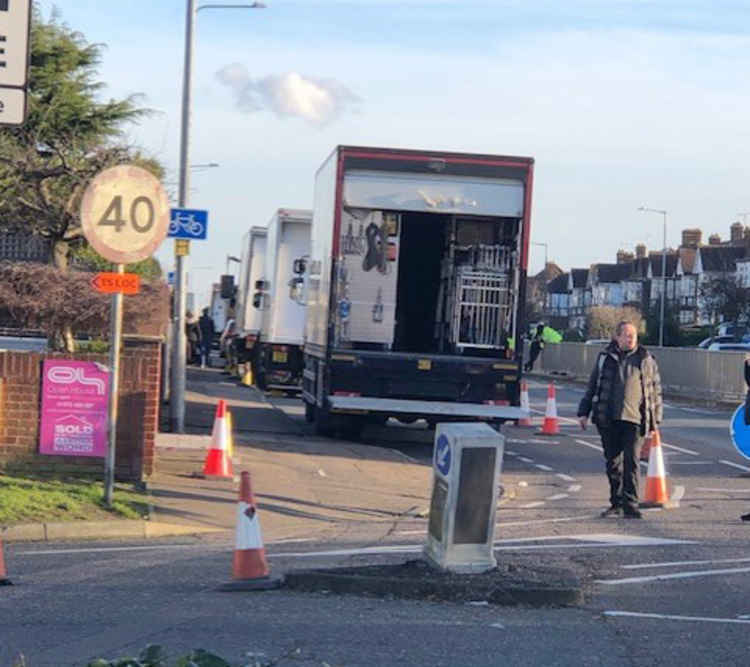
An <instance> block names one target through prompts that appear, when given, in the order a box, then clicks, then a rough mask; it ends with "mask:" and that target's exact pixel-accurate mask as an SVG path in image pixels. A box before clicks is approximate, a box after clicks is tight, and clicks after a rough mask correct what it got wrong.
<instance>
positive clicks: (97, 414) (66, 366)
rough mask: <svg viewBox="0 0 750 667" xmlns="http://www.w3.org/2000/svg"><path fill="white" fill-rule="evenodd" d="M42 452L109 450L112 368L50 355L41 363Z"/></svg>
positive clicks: (98, 452) (66, 453)
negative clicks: (108, 411)
mask: <svg viewBox="0 0 750 667" xmlns="http://www.w3.org/2000/svg"><path fill="white" fill-rule="evenodd" d="M42 373H43V375H42V424H41V430H40V439H39V453H40V454H57V455H64V456H99V457H104V456H106V454H107V402H108V397H109V372H108V371H107V369H106V368H105V367H104V366H102V365H101V364H97V363H95V362H93V361H69V360H63V359H61V360H52V359H47V360H45V361H44V363H43V365H42Z"/></svg>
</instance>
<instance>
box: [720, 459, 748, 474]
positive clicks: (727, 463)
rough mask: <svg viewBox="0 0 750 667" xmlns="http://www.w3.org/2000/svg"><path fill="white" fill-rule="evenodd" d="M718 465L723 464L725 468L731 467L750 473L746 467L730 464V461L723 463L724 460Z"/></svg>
mask: <svg viewBox="0 0 750 667" xmlns="http://www.w3.org/2000/svg"><path fill="white" fill-rule="evenodd" d="M719 463H723V464H724V465H725V466H731V467H732V468H737V469H738V470H744V471H745V472H750V468H748V467H747V466H741V465H740V464H739V463H732V462H731V461H725V460H724V459H721V460H720V461H719Z"/></svg>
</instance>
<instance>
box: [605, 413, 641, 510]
mask: <svg viewBox="0 0 750 667" xmlns="http://www.w3.org/2000/svg"><path fill="white" fill-rule="evenodd" d="M639 430H640V425H639V424H633V423H632V422H626V421H619V420H617V421H613V422H611V423H610V424H609V425H608V426H607V427H606V428H603V429H600V430H599V433H600V435H601V437H602V445H603V446H604V458H605V459H606V461H607V477H608V478H609V502H610V504H612V505H614V506H615V507H622V508H623V509H625V510H626V511H627V510H637V509H638V483H639V480H640V472H641V471H640V467H639V466H640V457H641V445H642V444H643V439H642V438H641V436H640V433H639Z"/></svg>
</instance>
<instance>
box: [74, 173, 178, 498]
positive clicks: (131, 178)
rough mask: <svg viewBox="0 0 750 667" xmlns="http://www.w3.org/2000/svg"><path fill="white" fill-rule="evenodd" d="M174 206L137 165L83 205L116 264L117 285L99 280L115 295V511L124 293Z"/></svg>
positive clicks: (99, 183)
mask: <svg viewBox="0 0 750 667" xmlns="http://www.w3.org/2000/svg"><path fill="white" fill-rule="evenodd" d="M168 226H169V200H168V198H167V194H166V192H165V191H164V188H163V187H162V185H161V183H160V182H159V179H157V178H156V177H155V176H154V175H153V174H151V173H149V172H148V171H146V170H145V169H141V168H140V167H136V166H133V165H120V166H118V167H110V168H109V169H105V170H104V171H102V172H100V173H99V174H97V176H96V178H94V180H93V181H92V182H91V183H90V184H89V186H88V187H87V188H86V192H85V193H84V195H83V201H82V202H81V228H82V229H83V234H84V236H85V237H86V240H87V241H88V242H89V243H90V244H91V246H92V247H93V248H94V250H96V251H97V252H98V253H99V254H100V255H101V256H102V257H104V258H105V259H108V260H109V261H110V262H115V263H116V264H117V275H116V276H115V279H111V278H108V276H109V274H99V275H98V276H96V278H95V279H94V281H93V284H94V287H96V289H98V290H100V291H104V290H106V291H112V292H114V293H113V295H112V308H111V321H110V335H109V345H110V348H109V373H110V375H109V406H108V408H109V410H108V417H109V418H108V424H107V428H108V447H107V456H106V457H105V466H104V502H105V503H106V504H107V505H108V506H111V504H112V494H113V489H114V482H115V446H116V441H117V401H118V399H119V384H120V345H121V341H122V306H123V302H122V299H123V292H129V293H132V292H133V291H135V290H136V289H137V288H136V287H135V285H134V281H133V280H132V279H128V278H126V277H125V276H124V273H125V267H124V265H125V264H126V263H131V262H139V261H141V260H143V259H146V258H147V257H150V256H151V255H152V254H153V252H154V251H155V250H156V248H157V247H158V246H159V244H160V243H161V242H162V241H163V240H164V238H165V237H166V235H167V227H168Z"/></svg>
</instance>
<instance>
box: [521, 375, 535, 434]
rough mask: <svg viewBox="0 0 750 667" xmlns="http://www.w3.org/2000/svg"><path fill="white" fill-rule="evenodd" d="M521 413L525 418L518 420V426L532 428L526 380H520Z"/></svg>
mask: <svg viewBox="0 0 750 667" xmlns="http://www.w3.org/2000/svg"><path fill="white" fill-rule="evenodd" d="M521 412H523V413H524V414H525V415H526V416H525V417H521V419H519V420H518V426H532V423H531V406H530V405H529V387H528V385H527V384H526V380H521Z"/></svg>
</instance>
